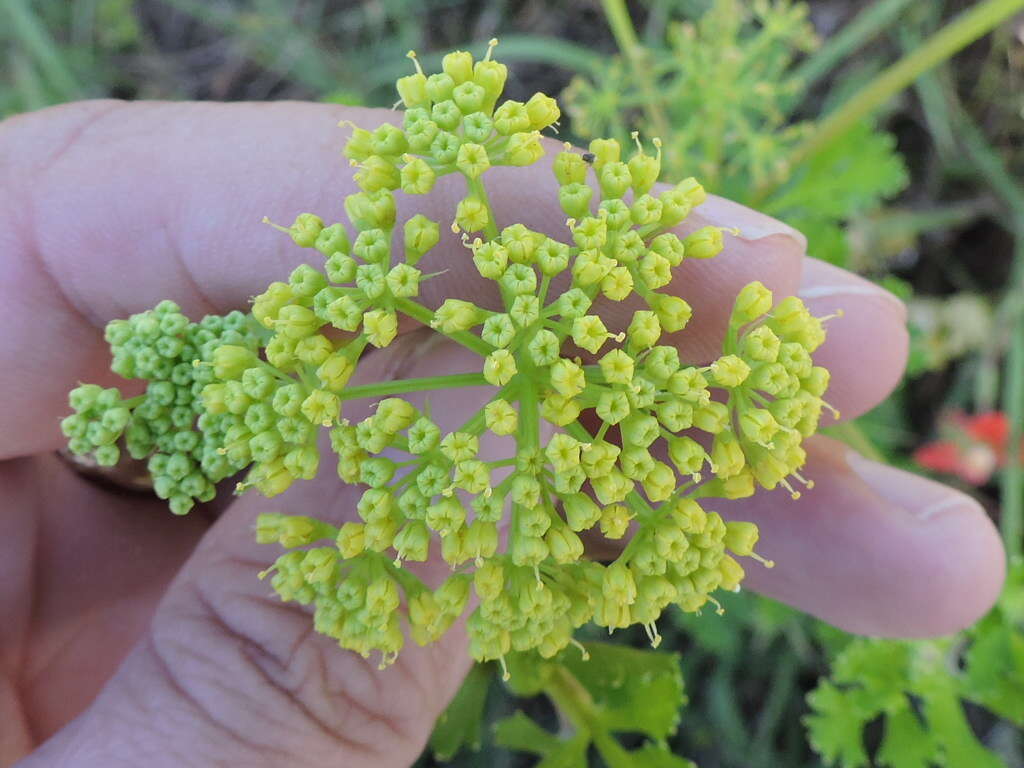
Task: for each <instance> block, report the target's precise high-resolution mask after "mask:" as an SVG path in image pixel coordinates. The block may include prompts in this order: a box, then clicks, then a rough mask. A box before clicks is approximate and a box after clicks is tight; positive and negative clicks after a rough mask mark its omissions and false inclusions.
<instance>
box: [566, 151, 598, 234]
mask: <svg viewBox="0 0 1024 768" xmlns="http://www.w3.org/2000/svg"><path fill="white" fill-rule="evenodd" d="M573 157H576V155H573ZM593 196H594V190H592V189H591V188H590V187H588V186H587V185H586V184H585V183H583V182H575V181H574V182H570V183H568V184H565V185H564V186H561V187H559V188H558V204H559V205H561V206H562V210H563V211H565V215H566V216H570V217H571V218H574V219H581V218H583V217H584V216H587V215H589V214H590V199H591V198H592V197H593Z"/></svg>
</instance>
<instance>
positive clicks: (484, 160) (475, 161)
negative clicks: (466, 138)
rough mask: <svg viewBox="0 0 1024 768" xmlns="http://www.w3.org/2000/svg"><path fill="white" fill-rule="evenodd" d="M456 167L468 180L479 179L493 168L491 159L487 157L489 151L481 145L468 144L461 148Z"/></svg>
mask: <svg viewBox="0 0 1024 768" xmlns="http://www.w3.org/2000/svg"><path fill="white" fill-rule="evenodd" d="M455 166H456V167H457V168H458V169H459V170H460V171H462V173H463V174H464V175H465V176H466V178H468V179H477V178H479V177H480V175H481V174H482V173H484V172H485V171H486V170H487V169H488V168H490V167H491V159H490V158H489V157H488V156H487V150H486V149H484V148H483V147H482V146H481V145H480V144H472V143H469V142H467V143H465V144H463V145H462V146H461V147H459V154H458V156H457V157H456V159H455Z"/></svg>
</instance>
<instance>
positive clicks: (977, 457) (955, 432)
mask: <svg viewBox="0 0 1024 768" xmlns="http://www.w3.org/2000/svg"><path fill="white" fill-rule="evenodd" d="M939 434H940V435H942V436H943V438H942V439H940V440H934V441H932V442H928V443H925V444H924V445H922V446H921V447H920V448H918V449H917V450H916V451H914V461H916V462H917V463H918V464H920V465H921V466H922V467H925V468H926V469H930V470H932V471H933V472H942V473H944V474H948V475H955V476H956V477H959V478H960V479H961V480H963V481H964V482H966V483H970V484H971V485H984V484H985V483H987V482H988V481H989V479H990V478H991V477H992V475H993V473H994V472H995V471H996V470H997V469H999V468H1001V467H1004V466H1005V465H1006V460H1007V454H1008V449H1009V442H1010V422H1009V420H1008V419H1007V418H1006V414H1005V413H1002V412H1001V411H991V412H989V413H980V414H977V415H976V416H968V415H967V414H965V413H963V412H962V411H950V412H948V413H946V414H945V415H943V416H942V417H941V419H940V422H939ZM1017 457H1018V460H1020V458H1021V452H1020V451H1018V452H1017Z"/></svg>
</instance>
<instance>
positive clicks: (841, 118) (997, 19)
mask: <svg viewBox="0 0 1024 768" xmlns="http://www.w3.org/2000/svg"><path fill="white" fill-rule="evenodd" d="M1021 8H1024V0H984V2H981V3H978V4H977V5H975V6H974V7H973V8H971V9H970V10H968V11H965V12H964V13H961V14H960V15H959V16H957V17H956V18H955V19H954V20H953V21H951V22H950V23H949V24H947V25H946V26H945V27H943V28H942V29H941V30H939V31H938V32H936V33H935V34H934V35H932V36H931V37H930V38H929V39H928V41H927V42H926V43H925V44H924V45H922V46H921V47H920V48H918V49H917V50H915V51H913V52H912V53H910V54H909V55H907V56H904V57H903V58H902V59H900V60H899V61H897V62H896V63H895V64H893V65H892V66H890V67H889V68H888V69H886V70H884V71H883V72H881V73H880V74H879V75H878V76H877V77H875V78H874V79H873V80H872V81H871V82H869V83H868V84H867V85H866V86H864V87H863V88H861V89H860V90H859V91H857V93H855V94H854V95H853V96H852V97H851V98H850V99H848V100H847V101H846V102H845V103H844V104H843V106H841V107H840V108H839V109H837V110H836V111H835V112H833V113H831V114H830V115H828V116H827V117H826V118H825V119H824V120H821V121H820V122H819V123H818V124H817V125H816V126H815V129H814V131H813V132H812V133H811V134H810V135H809V136H808V137H807V139H806V140H804V142H803V143H802V144H800V145H799V146H797V147H796V149H795V150H794V152H793V154H791V155H790V157H789V158H788V164H789V167H790V168H794V167H796V166H797V165H799V164H800V163H802V162H804V161H805V160H807V158H809V157H812V156H813V155H816V154H817V153H818V152H821V151H822V150H824V149H826V148H827V147H829V146H831V145H832V143H833V142H835V141H836V140H838V139H840V138H842V137H843V135H845V134H846V132H847V131H848V130H850V128H851V127H852V126H853V125H854V124H856V123H857V122H858V121H860V120H861V119H862V118H864V117H865V116H867V115H868V114H870V113H871V112H873V111H874V110H875V109H877V108H878V107H880V106H881V105H882V104H884V103H885V102H886V101H888V100H889V99H890V98H892V97H893V96H894V95H896V94H897V93H899V92H900V91H902V90H903V89H904V88H906V87H907V86H908V85H910V84H911V83H912V82H914V81H915V80H916V79H917V78H918V77H920V76H921V75H922V74H923V73H925V72H927V71H928V70H929V69H931V68H932V67H934V66H935V65H937V64H940V63H942V62H943V61H945V60H946V59H948V58H950V57H951V56H953V54H955V53H956V52H957V51H959V50H961V49H962V48H964V47H965V46H967V45H969V44H970V43H972V42H974V41H975V40H977V39H978V38H979V37H981V36H982V35H984V34H986V33H987V32H989V31H991V30H992V29H993V28H994V27H996V26H998V25H999V24H1000V23H1001V22H1002V21H1004V20H1006V19H1007V18H1009V17H1010V16H1012V15H1013V14H1014V13H1016V12H1017V11H1019V10H1020V9H1021ZM777 184H778V183H777V182H773V183H772V184H768V185H766V186H765V187H762V188H761V189H760V190H758V192H757V194H756V195H755V197H754V200H753V203H752V204H753V205H755V206H756V205H757V204H758V203H760V202H762V201H763V200H764V199H765V198H766V197H767V196H768V195H769V194H771V192H773V191H774V189H775V187H776V186H777Z"/></svg>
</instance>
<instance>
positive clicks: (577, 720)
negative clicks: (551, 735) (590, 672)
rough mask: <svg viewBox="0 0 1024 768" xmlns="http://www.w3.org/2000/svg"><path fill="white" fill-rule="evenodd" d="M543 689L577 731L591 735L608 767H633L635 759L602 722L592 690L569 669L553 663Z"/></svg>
mask: <svg viewBox="0 0 1024 768" xmlns="http://www.w3.org/2000/svg"><path fill="white" fill-rule="evenodd" d="M544 692H545V693H546V694H547V695H548V697H549V698H550V699H551V700H552V701H553V702H554V703H555V705H556V706H557V707H558V708H559V709H560V710H561V711H562V712H563V713H564V714H565V716H566V717H567V718H569V721H570V722H571V723H572V725H573V727H574V728H575V729H576V730H577V731H579V732H581V733H585V734H587V735H588V736H590V739H591V741H593V742H594V746H595V747H597V751H598V753H599V754H600V755H601V759H602V760H604V762H605V764H606V765H607V766H608V768H633V766H634V765H635V764H636V763H635V762H634V760H633V758H631V757H630V756H629V753H628V752H627V751H626V750H625V749H623V748H622V745H620V744H619V742H618V741H616V740H615V737H614V736H612V734H611V733H610V732H609V731H608V729H607V728H606V727H605V726H604V724H603V723H601V721H600V719H599V718H598V716H597V713H596V712H595V711H594V700H593V699H592V698H591V696H590V693H588V692H587V689H586V688H584V687H583V686H582V685H581V684H580V681H579V680H577V679H576V678H575V677H574V676H573V674H572V673H571V672H570V671H569V670H568V669H566V668H565V667H564V666H562V665H561V664H555V665H553V666H552V672H551V676H550V677H549V678H548V684H547V686H545V688H544Z"/></svg>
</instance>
